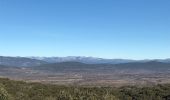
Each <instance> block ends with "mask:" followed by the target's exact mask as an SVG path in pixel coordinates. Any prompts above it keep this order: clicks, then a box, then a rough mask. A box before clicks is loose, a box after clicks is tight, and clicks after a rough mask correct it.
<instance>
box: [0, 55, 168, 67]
mask: <svg viewBox="0 0 170 100" xmlns="http://www.w3.org/2000/svg"><path fill="white" fill-rule="evenodd" d="M150 61H157V62H164V63H170V59H153V60H131V59H104V58H95V57H80V56H68V57H6V56H0V65H6V66H18V67H29V66H30V67H31V66H39V65H43V64H48V63H61V62H80V63H85V64H122V63H133V62H150Z"/></svg>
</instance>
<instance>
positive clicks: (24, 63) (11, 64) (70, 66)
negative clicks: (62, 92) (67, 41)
mask: <svg viewBox="0 0 170 100" xmlns="http://www.w3.org/2000/svg"><path fill="white" fill-rule="evenodd" d="M0 76H1V77H8V78H12V79H17V80H18V79H19V80H20V79H21V80H26V81H29V80H30V81H33V82H45V83H54V84H84V85H87V84H111V85H113V84H115V85H120V84H122V85H127V84H162V83H169V82H170V77H169V76H170V59H164V60H163V59H157V60H129V59H102V58H93V57H5V56H0Z"/></svg>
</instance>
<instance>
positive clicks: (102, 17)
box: [0, 0, 170, 59]
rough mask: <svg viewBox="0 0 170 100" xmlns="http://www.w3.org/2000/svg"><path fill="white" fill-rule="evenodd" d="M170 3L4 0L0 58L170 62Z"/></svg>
mask: <svg viewBox="0 0 170 100" xmlns="http://www.w3.org/2000/svg"><path fill="white" fill-rule="evenodd" d="M169 5H170V0H0V55H3V56H94V57H103V58H125V59H154V58H170V6H169Z"/></svg>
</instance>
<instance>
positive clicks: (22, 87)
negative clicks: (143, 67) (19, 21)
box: [0, 79, 170, 100]
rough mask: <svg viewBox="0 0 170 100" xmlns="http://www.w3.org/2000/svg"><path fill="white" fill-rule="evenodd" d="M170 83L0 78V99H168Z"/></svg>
mask: <svg viewBox="0 0 170 100" xmlns="http://www.w3.org/2000/svg"><path fill="white" fill-rule="evenodd" d="M169 93H170V85H157V86H154V87H143V88H139V87H121V88H113V87H75V86H58V85H47V84H46V85H44V84H40V83H25V82H22V81H12V80H8V79H0V100H166V99H164V98H165V97H166V96H168V95H169Z"/></svg>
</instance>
